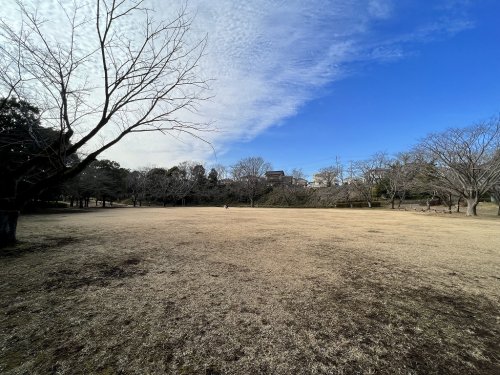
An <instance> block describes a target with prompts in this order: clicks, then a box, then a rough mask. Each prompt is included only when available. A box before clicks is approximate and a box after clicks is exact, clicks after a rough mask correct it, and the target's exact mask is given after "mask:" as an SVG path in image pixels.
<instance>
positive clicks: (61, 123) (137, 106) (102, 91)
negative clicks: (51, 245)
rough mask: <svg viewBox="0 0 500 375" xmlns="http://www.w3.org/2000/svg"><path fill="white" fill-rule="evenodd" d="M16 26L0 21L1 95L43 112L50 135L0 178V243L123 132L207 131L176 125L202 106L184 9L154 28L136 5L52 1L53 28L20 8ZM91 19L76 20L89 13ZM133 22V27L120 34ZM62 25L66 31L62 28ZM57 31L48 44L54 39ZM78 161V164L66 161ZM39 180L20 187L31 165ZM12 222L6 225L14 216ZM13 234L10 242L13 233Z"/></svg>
mask: <svg viewBox="0 0 500 375" xmlns="http://www.w3.org/2000/svg"><path fill="white" fill-rule="evenodd" d="M19 4H20V5H19V6H20V11H21V15H22V20H21V24H20V26H19V27H18V28H16V27H14V26H13V25H10V24H8V23H7V22H6V21H4V20H0V72H1V74H0V97H1V96H3V97H6V98H8V97H10V96H12V95H14V96H16V97H18V98H21V99H25V100H27V101H28V102H30V103H32V104H34V105H35V106H37V107H38V108H40V109H41V110H42V116H41V120H42V123H43V125H44V126H47V127H51V128H52V129H55V130H56V131H57V133H58V136H57V137H56V138H55V139H54V140H53V141H52V142H50V143H49V144H47V145H46V146H44V147H43V148H42V149H41V150H40V151H39V152H37V153H36V154H35V155H32V157H30V158H29V159H28V160H26V161H25V162H24V163H22V164H21V165H16V167H15V168H11V169H10V170H8V171H7V172H6V173H5V176H4V181H2V183H5V184H9V189H5V191H8V193H6V194H3V196H1V197H0V210H1V211H0V212H2V215H3V216H4V218H5V217H7V216H5V215H7V212H9V219H8V220H7V221H5V220H3V219H2V220H0V223H6V224H5V225H4V224H2V225H1V228H0V237H1V239H2V241H1V242H6V241H5V239H7V238H9V239H10V242H11V240H12V238H14V239H15V223H16V222H17V215H11V213H12V212H15V211H18V210H19V209H20V208H21V207H22V206H23V204H24V202H26V201H27V200H29V199H30V198H31V197H33V196H34V195H36V194H38V193H39V192H40V191H42V190H44V189H45V188H47V187H50V186H52V185H54V184H56V183H59V182H61V181H64V180H67V179H68V178H71V177H73V176H75V175H77V174H78V173H79V172H81V171H82V170H83V169H84V168H85V167H86V166H87V165H89V164H90V163H91V162H92V161H93V160H95V159H96V157H97V156H98V155H99V154H101V153H102V152H103V151H105V150H107V149H109V148H110V147H112V146H113V145H115V144H116V143H117V142H119V141H120V140H122V139H123V137H125V136H126V135H128V134H132V133H139V132H153V131H154V132H162V133H165V134H172V135H174V136H178V135H179V133H186V134H189V135H192V136H194V137H198V138H199V137H200V135H199V133H198V132H199V131H202V130H209V125H207V124H203V123H197V122H191V121H186V120H183V119H185V118H186V117H181V115H182V114H183V113H184V112H185V111H187V112H195V111H196V110H197V105H198V104H199V103H200V101H201V100H204V99H205V97H204V92H205V90H206V89H207V82H206V80H204V79H203V78H202V77H201V73H200V71H199V67H198V63H199V60H200V58H201V57H202V55H203V51H204V47H205V43H206V40H205V39H203V40H200V41H197V42H194V43H192V42H190V39H191V37H190V34H189V33H190V26H191V20H190V18H189V17H188V15H187V12H186V8H182V9H180V11H179V13H178V14H177V15H176V16H175V17H173V18H172V19H171V20H168V21H160V22H156V21H155V19H154V17H153V15H154V12H153V11H152V10H150V9H147V8H146V7H144V6H143V4H142V1H140V0H138V1H133V0H130V1H129V0H123V1H112V0H96V1H95V5H90V4H86V5H83V6H77V5H76V4H73V5H72V6H67V5H66V3H65V2H59V7H60V10H61V14H62V15H63V16H64V20H58V24H57V28H56V27H53V28H52V31H50V28H51V26H53V24H50V23H49V22H47V20H43V19H40V18H39V16H38V14H37V12H36V10H32V9H29V7H28V6H25V5H24V4H23V3H22V2H20V3H19ZM88 7H90V8H92V10H93V16H91V17H88V16H85V15H83V16H82V14H83V13H85V11H87V10H89V9H90V8H88ZM129 19H133V23H134V29H133V30H131V29H130V28H129V27H125V26H126V25H125V23H124V22H125V21H126V20H129ZM65 27H66V28H65ZM54 29H57V30H58V31H59V33H58V34H57V38H56V39H57V40H54V39H55V38H54V36H55V33H54V31H53V30H54ZM75 154H79V156H80V159H79V161H78V162H77V163H73V164H71V165H69V164H68V158H69V157H71V156H72V155H75ZM47 161H49V162H50V165H51V167H50V168H46V169H45V170H44V174H43V177H38V178H36V179H33V180H32V181H31V183H30V184H29V185H28V184H25V185H23V186H24V187H23V188H22V189H19V184H18V183H19V181H20V180H22V179H26V178H27V176H29V175H30V173H32V172H33V171H34V170H37V168H39V166H40V165H43V164H47ZM14 216H15V218H14ZM12 228H14V237H13V236H12V234H13V233H12Z"/></svg>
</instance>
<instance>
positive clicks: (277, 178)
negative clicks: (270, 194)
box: [266, 171, 285, 186]
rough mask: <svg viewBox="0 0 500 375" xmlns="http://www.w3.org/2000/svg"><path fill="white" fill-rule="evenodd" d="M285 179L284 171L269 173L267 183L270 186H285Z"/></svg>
mask: <svg viewBox="0 0 500 375" xmlns="http://www.w3.org/2000/svg"><path fill="white" fill-rule="evenodd" d="M284 177H285V172H283V171H267V172H266V181H267V184H268V185H270V186H277V185H282V184H283V178H284Z"/></svg>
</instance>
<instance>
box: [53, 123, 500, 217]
mask: <svg viewBox="0 0 500 375" xmlns="http://www.w3.org/2000/svg"><path fill="white" fill-rule="evenodd" d="M499 132H500V129H499V121H498V119H494V120H491V121H489V122H485V123H481V124H476V125H473V126H470V127H467V128H463V129H450V130H447V131H445V132H442V133H437V134H430V135H429V136H427V137H426V138H424V139H423V140H422V141H421V142H420V143H418V144H417V145H416V146H415V147H414V148H413V149H412V150H409V151H406V152H401V153H399V154H397V155H395V156H394V157H390V156H389V155H387V154H384V153H381V152H380V153H377V154H375V155H373V156H372V157H370V158H367V159H365V160H358V161H355V162H349V163H346V164H343V163H341V162H340V160H339V159H337V161H336V163H335V164H333V165H331V166H327V167H324V168H321V169H320V170H319V171H318V172H317V173H316V174H315V176H314V179H315V181H316V184H312V187H311V184H310V185H309V186H307V187H306V186H304V185H302V184H297V183H296V181H298V180H300V179H303V178H304V177H305V176H304V173H303V172H302V170H301V169H298V168H296V169H294V170H292V171H290V173H288V174H289V175H290V178H288V179H283V180H282V181H279V182H278V183H276V182H274V183H272V184H270V181H269V180H268V179H266V172H268V171H270V170H272V165H271V163H269V162H267V161H265V160H264V159H263V158H262V157H248V158H244V159H241V160H240V161H238V162H237V163H235V164H234V165H232V166H223V165H220V164H218V165H214V166H212V167H211V168H210V169H208V168H207V169H208V170H207V169H206V168H205V166H204V165H203V164H201V163H196V162H192V161H186V162H183V163H180V164H178V165H176V166H173V167H170V168H164V167H150V168H146V167H144V168H139V169H137V170H127V169H124V168H121V167H120V165H119V164H118V163H116V162H113V161H109V160H96V161H94V162H93V163H91V164H90V165H89V166H88V167H87V168H86V169H84V170H83V172H82V173H81V174H80V175H78V176H76V177H75V178H73V179H71V180H69V181H67V182H66V183H64V184H63V185H61V186H59V187H58V189H56V190H55V191H54V193H53V195H54V196H56V195H57V194H59V195H64V196H65V197H67V199H68V200H69V201H70V202H71V205H72V206H73V205H79V206H80V207H88V205H89V201H90V198H93V199H95V201H96V204H97V201H98V200H99V202H100V204H102V205H105V204H106V201H108V202H110V203H111V202H113V201H125V202H126V203H129V204H131V205H133V206H134V207H135V206H142V205H144V204H146V205H152V204H153V205H163V206H166V205H200V204H202V205H203V204H206V205H222V204H248V205H250V206H254V205H255V204H259V205H260V206H285V207H294V206H295V207H374V206H377V205H380V203H381V202H388V203H389V204H390V206H391V208H393V209H394V208H396V207H401V205H402V204H404V203H405V202H406V201H407V200H409V199H411V200H412V201H414V200H415V199H416V200H418V201H419V202H421V203H424V204H425V206H426V208H425V209H430V207H431V205H434V204H438V203H439V204H442V205H444V206H446V207H447V210H448V212H451V211H452V208H453V207H455V209H456V210H460V207H461V206H462V207H464V209H465V210H466V213H467V215H470V216H475V215H477V205H478V203H479V201H480V199H489V198H490V197H493V198H494V200H495V201H496V202H497V203H498V202H500V151H499V147H498V145H499V143H498V142H499V139H498V138H499ZM498 213H499V214H500V208H499V212H498Z"/></svg>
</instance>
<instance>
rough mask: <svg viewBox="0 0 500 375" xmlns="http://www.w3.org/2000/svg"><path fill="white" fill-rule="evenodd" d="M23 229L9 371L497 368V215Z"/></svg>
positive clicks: (303, 213) (23, 222)
mask: <svg viewBox="0 0 500 375" xmlns="http://www.w3.org/2000/svg"><path fill="white" fill-rule="evenodd" d="M479 213H480V214H481V207H480V208H479ZM18 237H19V241H20V242H19V244H18V245H17V246H16V247H15V248H10V249H7V250H4V251H2V253H1V254H0V293H1V298H0V373H2V374H48V373H54V374H163V373H172V374H212V375H214V374H499V373H500V219H499V218H497V217H495V216H494V215H485V216H483V217H478V218H467V217H464V216H461V215H458V214H452V215H450V214H443V213H441V214H440V213H436V212H431V213H429V212H426V213H424V212H415V211H390V210H385V209H377V210H369V209H358V210H356V209H354V210H350V209H272V208H267V209H263V208H255V209H250V208H233V207H231V208H230V209H228V210H225V209H223V208H215V207H214V208H136V209H134V208H115V209H112V208H109V209H95V210H90V211H88V212H80V211H79V210H74V211H71V210H66V211H62V212H58V213H53V214H50V215H49V214H43V215H26V216H22V217H21V219H20V222H19V229H18Z"/></svg>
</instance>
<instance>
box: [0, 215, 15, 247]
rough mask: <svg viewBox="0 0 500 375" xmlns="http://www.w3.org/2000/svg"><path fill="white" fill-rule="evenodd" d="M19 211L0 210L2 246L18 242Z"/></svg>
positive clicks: (0, 243)
mask: <svg viewBox="0 0 500 375" xmlns="http://www.w3.org/2000/svg"><path fill="white" fill-rule="evenodd" d="M18 217H19V211H14V210H12V211H11V210H9V211H6V210H5V211H4V210H0V247H3V246H6V245H12V244H14V243H15V242H16V229H17V219H18Z"/></svg>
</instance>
